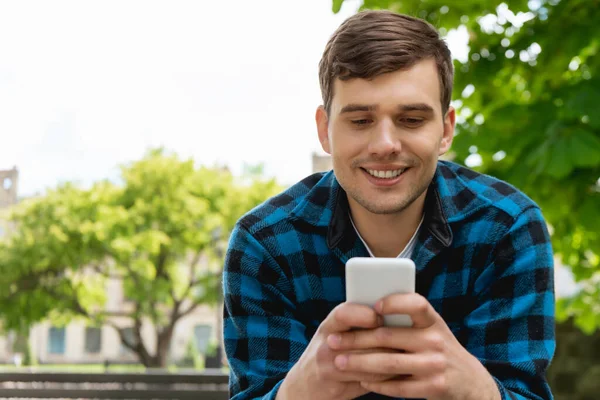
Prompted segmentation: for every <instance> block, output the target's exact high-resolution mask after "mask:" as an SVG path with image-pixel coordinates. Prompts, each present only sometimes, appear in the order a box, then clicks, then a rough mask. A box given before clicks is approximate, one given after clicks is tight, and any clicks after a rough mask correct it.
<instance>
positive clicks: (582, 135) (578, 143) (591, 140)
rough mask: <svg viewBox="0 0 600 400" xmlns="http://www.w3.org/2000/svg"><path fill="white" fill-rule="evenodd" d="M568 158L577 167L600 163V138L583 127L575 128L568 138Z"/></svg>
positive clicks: (592, 165)
mask: <svg viewBox="0 0 600 400" xmlns="http://www.w3.org/2000/svg"><path fill="white" fill-rule="evenodd" d="M568 144H569V152H570V158H571V159H572V160H573V161H574V164H575V165H576V166H578V167H594V166H596V165H600V156H599V155H600V139H598V138H597V137H595V136H594V135H593V134H592V133H591V132H589V131H588V130H585V129H575V130H574V131H573V132H572V136H571V137H570V140H569V143H568Z"/></svg>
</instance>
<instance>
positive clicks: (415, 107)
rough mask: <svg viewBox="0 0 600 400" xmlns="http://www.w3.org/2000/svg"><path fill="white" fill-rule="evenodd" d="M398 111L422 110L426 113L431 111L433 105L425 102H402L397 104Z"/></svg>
mask: <svg viewBox="0 0 600 400" xmlns="http://www.w3.org/2000/svg"><path fill="white" fill-rule="evenodd" d="M398 110H399V111H404V112H409V111H424V112H426V113H433V112H434V111H433V107H431V106H430V105H429V104H425V103H414V104H402V105H399V106H398Z"/></svg>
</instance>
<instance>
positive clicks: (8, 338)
mask: <svg viewBox="0 0 600 400" xmlns="http://www.w3.org/2000/svg"><path fill="white" fill-rule="evenodd" d="M18 183H19V173H18V170H17V168H16V167H15V168H13V169H10V170H0V240H1V239H2V236H4V235H5V234H6V232H7V231H8V224H7V223H6V221H5V220H2V219H1V215H2V214H1V212H2V211H7V210H8V209H9V208H10V207H11V206H13V205H15V204H17V202H18V190H17V189H18ZM106 290H107V294H108V296H107V298H108V302H107V304H106V309H107V311H111V312H115V313H118V312H123V311H127V310H128V308H130V307H131V306H132V304H131V302H128V301H127V299H126V298H125V296H124V293H123V288H122V284H121V282H120V281H119V280H116V279H113V280H110V281H109V282H108V284H107V287H106ZM113 322H114V323H115V324H116V325H118V326H119V327H121V328H127V327H128V326H130V325H131V324H132V323H133V322H132V321H131V319H128V318H123V317H121V318H116V317H115V318H114V320H113ZM220 324H221V311H220V309H218V310H216V309H214V308H210V307H199V308H198V309H196V310H195V311H194V312H192V313H191V314H189V315H187V316H185V317H183V318H182V319H180V320H179V322H178V323H177V325H176V326H175V332H174V334H173V339H172V342H171V348H170V358H171V359H172V360H174V361H177V360H180V359H182V358H183V357H184V356H185V353H186V350H187V347H188V344H189V342H190V341H194V343H195V344H196V347H197V348H198V350H199V351H200V352H201V353H203V352H204V351H205V350H206V349H207V347H208V345H209V343H210V342H211V341H216V340H217V336H220V332H221V329H220ZM217 328H218V329H217ZM126 332H132V331H131V330H130V331H126ZM142 340H143V341H144V343H145V344H146V345H147V348H148V349H150V350H152V349H153V348H154V344H155V340H156V336H155V332H154V328H153V326H152V325H151V324H149V323H148V324H145V325H144V326H143V329H142ZM24 341H25V343H26V342H27V338H23V337H18V336H17V335H16V334H15V333H14V332H7V333H6V334H5V336H3V337H0V363H12V362H15V361H16V360H17V359H22V353H23V348H24V347H25V346H24V345H23V342H24ZM28 341H29V346H30V349H31V351H32V353H33V354H34V355H35V357H36V359H37V360H38V362H40V363H69V364H78V363H104V362H105V361H109V362H111V363H120V362H136V361H137V358H136V356H135V354H133V353H132V352H131V351H129V349H127V348H125V347H124V346H123V345H121V340H120V337H119V335H118V333H117V331H116V330H115V329H114V328H113V327H112V326H103V327H99V328H96V327H91V326H88V325H87V324H86V323H85V322H84V321H74V322H72V323H70V324H68V325H67V326H65V327H57V326H52V324H51V323H50V322H48V321H45V322H42V323H39V324H37V325H35V326H33V327H32V328H31V329H30V331H29V338H28Z"/></svg>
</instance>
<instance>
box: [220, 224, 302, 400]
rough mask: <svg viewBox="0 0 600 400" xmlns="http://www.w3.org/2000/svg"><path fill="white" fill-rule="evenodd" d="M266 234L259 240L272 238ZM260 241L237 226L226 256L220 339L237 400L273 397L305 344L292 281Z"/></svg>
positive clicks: (231, 390)
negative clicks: (221, 333) (221, 334)
mask: <svg viewBox="0 0 600 400" xmlns="http://www.w3.org/2000/svg"><path fill="white" fill-rule="evenodd" d="M264 235H265V237H261V238H260V240H261V242H264V241H268V240H270V239H273V238H272V237H269V236H268V235H269V234H268V233H265V234H264ZM261 242H259V241H258V240H257V239H256V238H255V237H253V236H252V235H251V234H250V233H249V232H248V231H247V230H246V229H244V228H243V227H242V226H240V225H239V224H238V225H237V226H236V227H235V229H234V230H233V232H232V235H231V239H230V243H229V248H228V250H227V255H226V257H225V265H224V271H223V296H224V309H223V314H224V315H223V335H224V342H225V352H226V354H227V359H228V362H229V367H230V376H229V391H230V393H229V397H230V398H231V399H235V400H242V399H275V397H276V394H277V390H278V389H279V386H280V384H281V382H282V380H283V378H284V377H285V376H286V374H287V372H288V371H289V370H290V369H291V368H292V366H293V365H294V364H295V363H296V361H297V360H298V359H299V358H300V356H301V355H302V353H303V352H304V349H305V348H306V346H307V345H308V341H309V340H308V339H307V336H306V327H305V325H304V324H303V323H301V322H300V321H299V320H298V319H297V318H296V305H295V302H294V299H295V296H294V291H293V286H292V285H291V284H290V279H289V277H288V276H286V274H285V273H284V271H283V270H282V269H281V267H280V266H279V265H278V263H277V262H276V261H275V259H274V258H273V257H272V256H271V255H270V254H269V253H268V252H267V251H266V249H265V247H264V246H263V245H262V244H261Z"/></svg>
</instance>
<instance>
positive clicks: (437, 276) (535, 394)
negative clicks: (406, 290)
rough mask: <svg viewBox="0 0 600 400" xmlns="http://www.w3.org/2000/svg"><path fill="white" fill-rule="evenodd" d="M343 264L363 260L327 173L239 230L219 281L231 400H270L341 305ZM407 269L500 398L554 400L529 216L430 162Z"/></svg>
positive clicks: (538, 235)
mask: <svg viewBox="0 0 600 400" xmlns="http://www.w3.org/2000/svg"><path fill="white" fill-rule="evenodd" d="M351 257H368V253H367V250H366V249H365V247H364V245H363V243H362V242H361V240H360V239H359V238H358V236H357V235H356V232H355V230H354V229H353V227H352V224H351V222H350V220H349V218H348V201H347V197H346V195H345V192H344V191H343V189H342V188H341V187H340V185H339V183H338V182H337V180H336V179H335V176H334V174H333V173H332V172H328V173H319V174H314V175H311V176H310V177H308V178H306V179H304V180H303V181H301V182H299V183H298V184H296V185H294V186H292V187H291V188H289V189H288V190H286V191H285V192H283V193H282V194H280V195H278V196H276V197H274V198H272V199H270V200H268V201H267V202H265V203H264V204H262V205H260V206H258V207H257V208H255V209H254V210H252V211H250V212H249V213H247V214H246V215H245V216H244V217H242V218H241V219H240V220H239V222H238V223H237V225H236V227H235V229H234V231H233V233H232V236H231V239H230V244H229V249H228V252H227V256H226V261H225V268H224V275H223V288H224V299H225V300H224V304H225V306H224V337H225V350H226V353H227V357H228V361H229V366H230V395H231V397H232V398H233V399H274V398H275V396H276V393H277V390H278V388H279V386H280V384H281V382H282V380H283V378H284V377H285V376H286V373H287V372H288V371H289V370H290V369H291V368H292V366H293V365H294V363H295V362H296V361H297V360H298V359H299V357H300V355H301V354H302V353H303V351H304V349H305V348H306V346H307V345H308V343H309V341H310V340H311V338H312V336H313V335H314V333H315V331H316V329H317V327H318V326H319V324H320V323H321V321H323V320H324V319H325V317H326V316H327V315H328V314H329V312H330V311H331V310H332V309H333V308H334V307H335V306H337V305H338V304H340V303H342V302H344V301H345V287H344V284H345V278H344V265H345V262H346V261H347V260H348V259H349V258H351ZM412 258H413V260H414V261H415V264H416V266H417V277H416V282H417V286H416V290H417V292H418V293H420V294H422V295H423V296H425V297H426V298H427V299H428V300H429V302H430V303H431V304H432V306H433V307H434V308H435V310H436V311H437V312H438V313H439V314H440V315H441V316H442V317H443V319H444V320H445V321H446V323H447V325H448V327H449V328H450V329H451V330H452V332H453V333H454V335H455V336H456V337H457V339H458V340H459V342H460V343H461V344H462V345H463V346H464V347H465V348H466V349H467V350H468V351H469V352H470V353H471V354H473V355H474V356H475V357H477V358H478V359H479V360H480V361H481V362H482V364H483V365H485V367H486V368H487V369H488V371H489V372H490V373H491V375H492V376H493V377H494V379H495V380H496V383H497V384H498V387H499V389H500V392H501V394H502V399H506V400H509V399H544V400H545V399H552V394H551V392H550V388H549V386H548V384H547V381H546V378H545V372H546V369H547V367H548V365H549V363H550V361H551V359H552V357H553V355H554V351H555V337H554V329H555V320H554V304H555V299H554V274H553V257H552V248H551V245H550V240H549V234H548V231H547V228H546V224H545V222H544V219H543V217H542V213H541V212H540V209H539V208H538V207H537V205H536V204H535V203H534V202H533V201H532V200H530V199H529V198H528V197H526V196H525V195H524V194H522V193H521V192H519V191H517V190H516V189H515V188H513V187H512V186H510V185H508V184H506V183H504V182H502V181H499V180H497V179H494V178H492V177H490V176H486V175H482V174H479V173H476V172H474V171H472V170H470V169H467V168H465V167H462V166H459V165H457V164H454V163H451V162H447V161H439V162H438V166H437V169H436V173H435V176H434V178H433V180H432V183H431V185H430V188H429V190H428V193H427V196H426V200H425V220H424V222H423V227H422V229H421V231H420V234H419V236H418V243H417V245H416V247H415V249H414V253H413V257H412ZM465 384H468V383H467V382H465ZM366 397H369V395H366V396H365V398H366ZM370 397H371V398H379V397H378V396H375V395H374V394H371V396H370Z"/></svg>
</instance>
